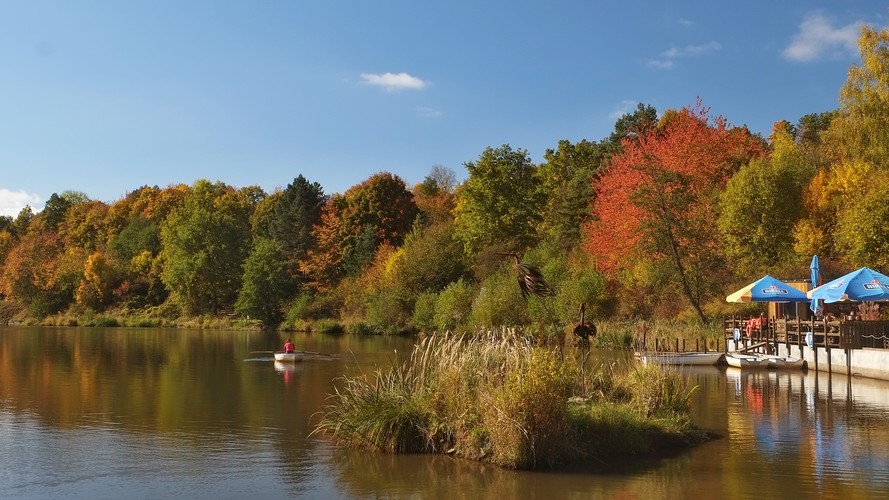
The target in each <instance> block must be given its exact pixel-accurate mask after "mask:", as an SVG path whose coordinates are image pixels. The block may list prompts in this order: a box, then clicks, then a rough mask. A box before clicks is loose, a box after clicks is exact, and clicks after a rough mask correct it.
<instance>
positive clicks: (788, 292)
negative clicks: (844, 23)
mask: <svg viewBox="0 0 889 500" xmlns="http://www.w3.org/2000/svg"><path fill="white" fill-rule="evenodd" d="M725 300H726V302H808V300H809V298H808V297H806V293H805V292H803V291H802V290H797V289H796V288H793V287H792V286H790V285H788V284H787V283H785V282H783V281H781V280H779V279H776V278H773V277H771V276H769V275H765V276H764V277H762V278H760V279H758V280H756V281H754V282H753V283H751V284H749V285H747V286H745V287H744V288H742V289H740V290H738V291H737V292H735V293H733V294H731V295H729V296H728V297H726V298H725Z"/></svg>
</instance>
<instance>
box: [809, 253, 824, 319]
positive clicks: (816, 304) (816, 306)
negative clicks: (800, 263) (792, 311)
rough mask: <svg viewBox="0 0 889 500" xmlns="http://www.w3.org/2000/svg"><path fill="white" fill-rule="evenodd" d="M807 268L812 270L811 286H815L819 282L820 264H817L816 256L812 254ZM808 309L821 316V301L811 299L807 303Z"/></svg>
mask: <svg viewBox="0 0 889 500" xmlns="http://www.w3.org/2000/svg"><path fill="white" fill-rule="evenodd" d="M809 269H811V270H812V288H815V287H817V286H818V285H820V284H821V266H820V265H819V264H818V256H817V255H813V256H812V263H811V264H810V265H809ZM809 309H811V310H812V312H813V313H815V316H821V310H822V307H821V301H820V300H813V301H812V303H811V304H809Z"/></svg>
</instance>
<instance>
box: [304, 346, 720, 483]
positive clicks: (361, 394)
mask: <svg viewBox="0 0 889 500" xmlns="http://www.w3.org/2000/svg"><path fill="white" fill-rule="evenodd" d="M586 360H587V355H586V353H585V352H583V351H582V350H576V351H575V350H573V349H569V350H567V351H562V352H560V351H559V350H557V349H552V348H549V347H542V346H533V345H529V343H528V342H527V341H526V339H524V338H522V337H516V336H497V335H485V336H478V337H473V338H466V337H457V336H448V337H428V338H426V339H424V340H423V341H422V342H421V343H420V344H418V345H417V347H416V348H415V349H414V351H413V352H412V353H411V355H410V358H409V359H408V360H406V361H404V362H399V361H398V360H397V359H396V360H395V363H394V364H393V367H392V368H391V369H389V370H385V371H377V372H375V373H373V374H366V375H359V376H355V377H344V378H341V379H339V380H338V383H337V389H336V392H335V393H334V394H332V395H331V398H330V404H329V405H328V406H326V407H325V409H324V411H323V413H322V416H321V419H320V422H319V423H318V425H317V426H316V428H315V430H314V432H316V433H328V434H330V435H332V436H333V437H334V439H336V440H337V441H339V442H340V443H342V444H344V445H348V446H353V447H362V448H368V449H372V450H377V451H386V452H399V453H418V452H422V453H448V454H455V455H458V456H462V457H466V458H470V459H475V460H480V461H485V462H490V463H494V464H497V465H500V466H503V467H506V468H514V469H539V468H553V467H557V466H559V465H562V464H568V463H572V462H577V461H581V460H587V459H599V460H601V459H605V458H607V457H609V456H615V455H635V454H651V453H659V452H663V451H667V450H672V449H675V448H677V447H680V448H681V447H689V446H694V445H696V444H698V443H701V442H703V441H705V440H706V439H707V438H708V437H707V435H706V433H704V432H702V431H700V430H699V429H697V428H696V427H695V426H694V425H693V424H692V422H691V419H690V416H689V415H690V407H689V402H690V397H691V394H692V391H693V390H694V388H691V387H688V386H687V384H686V382H685V379H684V378H682V377H680V376H679V374H677V373H676V372H674V371H670V370H665V369H664V368H661V367H656V366H635V365H634V366H632V367H625V369H617V368H618V367H616V366H615V365H607V364H606V365H601V366H597V367H593V368H591V367H589V366H587V365H588V364H589V363H588V362H587V361H586Z"/></svg>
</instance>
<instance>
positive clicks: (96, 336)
mask: <svg viewBox="0 0 889 500" xmlns="http://www.w3.org/2000/svg"><path fill="white" fill-rule="evenodd" d="M282 335H286V334H277V333H271V334H268V333H258V332H227V331H192V330H173V329H126V328H110V329H104V328H89V329H86V328H42V327H41V328H38V327H0V465H2V467H0V492H2V493H0V497H2V498H9V499H46V498H66V499H106V498H107V499H118V498H135V499H142V498H144V499H160V498H190V499H204V498H206V499H226V498H231V499H235V498H238V499H240V498H251V499H265V498H270V499H272V498H288V497H298V498H379V497H397V498H433V497H434V498H439V497H451V498H494V497H496V498H624V499H626V498H630V499H634V498H640V499H647V498H702V499H703V498H729V499H733V498H763V497H766V498H886V497H887V496H889V382H884V381H877V380H872V379H866V378H859V377H855V378H851V379H849V378H847V377H846V376H845V375H839V376H838V375H833V376H829V375H828V374H827V373H816V372H814V371H811V370H810V371H808V372H802V371H774V370H771V371H770V370H760V371H755V372H747V371H744V372H741V371H740V370H738V369H726V368H717V367H705V368H696V369H691V368H687V369H682V370H681V371H682V373H683V374H685V375H686V376H687V377H689V378H690V379H691V380H692V382H693V383H694V384H696V385H697V386H698V389H697V390H696V392H695V393H694V418H695V419H696V421H697V422H698V425H699V426H701V427H702V428H704V429H707V430H710V431H713V432H716V433H718V434H719V435H721V436H722V437H721V438H720V439H717V440H715V441H712V442H709V443H707V444H705V445H703V446H700V447H698V448H695V449H692V450H689V451H685V452H682V453H679V454H678V455H676V456H671V457H663V458H630V459H603V460H600V461H596V462H594V463H587V464H582V465H577V466H573V467H570V468H567V469H564V470H559V471H555V472H553V471H542V472H523V471H522V472H519V471H509V470H503V469H499V468H497V467H494V466H489V465H484V464H479V463H476V462H471V461H466V460H461V459H457V458H452V457H448V456H429V455H387V454H376V453H370V452H366V451H362V450H350V449H345V448H341V447H338V446H336V445H335V444H334V443H332V442H330V441H329V440H328V439H327V438H326V437H325V436H319V435H312V436H310V433H311V431H312V429H313V428H314V425H315V423H316V422H317V419H318V412H320V411H321V410H322V409H323V408H324V406H325V405H326V404H327V403H328V400H327V398H328V395H329V394H331V393H332V392H333V391H334V384H335V383H336V379H337V378H338V377H342V376H343V375H346V376H352V375H356V374H360V373H367V374H371V373H373V372H374V371H375V370H377V369H381V368H382V369H385V368H386V367H388V366H389V365H391V363H393V362H394V361H396V360H404V359H406V358H407V357H409V355H410V352H411V350H412V347H413V344H414V341H415V340H414V339H412V338H401V337H363V336H354V335H342V336H333V335H304V334H294V335H293V336H292V338H293V340H294V342H295V343H296V345H297V349H300V350H306V351H315V352H320V353H324V354H331V356H325V355H319V356H311V357H308V358H307V359H306V360H305V361H303V362H301V363H297V364H295V365H292V366H286V365H283V364H276V363H274V362H273V361H271V358H270V357H269V354H267V353H262V352H253V351H269V350H275V349H280V346H281V344H283V341H284V340H286V337H285V336H282ZM593 351H594V354H593V357H598V358H600V359H601V360H607V361H613V360H616V361H619V362H625V363H632V362H633V360H632V356H631V354H630V353H626V352H619V351H618V352H615V351H605V350H602V351H599V350H596V349H594V350H593Z"/></svg>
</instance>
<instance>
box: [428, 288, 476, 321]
mask: <svg viewBox="0 0 889 500" xmlns="http://www.w3.org/2000/svg"><path fill="white" fill-rule="evenodd" d="M473 297H474V291H473V289H472V285H471V284H470V283H469V282H467V281H464V280H462V279H459V280H457V281H455V282H453V283H451V284H450V285H448V286H447V287H445V289H444V290H442V291H441V293H439V294H438V298H437V300H436V301H435V318H434V322H435V327H436V328H438V329H439V331H448V330H454V329H455V328H457V326H458V325H461V324H463V322H464V321H466V319H467V318H468V317H469V315H470V314H471V313H472V299H473Z"/></svg>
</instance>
